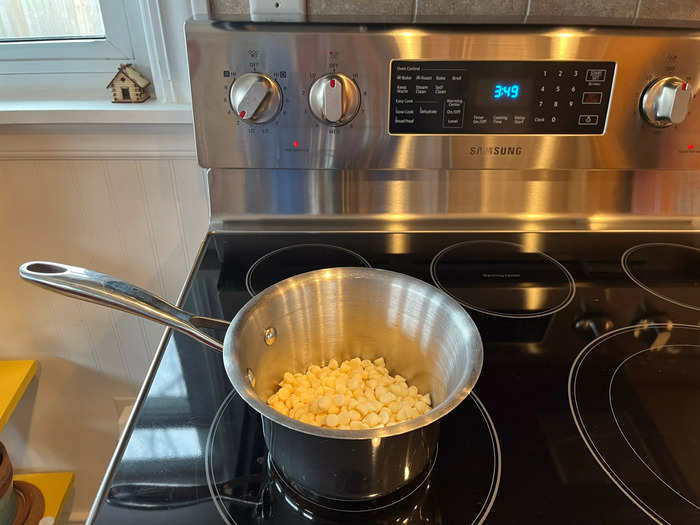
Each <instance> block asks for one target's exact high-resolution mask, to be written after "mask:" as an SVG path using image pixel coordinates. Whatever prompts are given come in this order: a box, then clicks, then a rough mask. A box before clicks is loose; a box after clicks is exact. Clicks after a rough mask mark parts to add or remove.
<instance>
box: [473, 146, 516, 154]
mask: <svg viewBox="0 0 700 525" xmlns="http://www.w3.org/2000/svg"><path fill="white" fill-rule="evenodd" d="M469 154H470V155H522V154H523V148H522V146H486V147H483V146H472V147H471V148H469Z"/></svg>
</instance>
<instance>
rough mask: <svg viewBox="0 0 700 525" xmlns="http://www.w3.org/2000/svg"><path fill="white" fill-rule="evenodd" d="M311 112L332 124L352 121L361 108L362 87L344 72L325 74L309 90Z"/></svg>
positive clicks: (410, 100)
mask: <svg viewBox="0 0 700 525" xmlns="http://www.w3.org/2000/svg"><path fill="white" fill-rule="evenodd" d="M401 102H406V103H409V102H410V103H412V102H413V100H412V99H396V103H397V104H399V103H401ZM309 107H310V108H311V113H313V115H314V116H315V117H316V118H317V119H318V120H320V121H321V122H323V123H324V124H328V125H330V126H342V125H344V124H347V123H348V122H350V121H351V120H352V119H353V118H355V115H357V112H358V111H359V109H360V89H359V88H358V87H357V84H355V81H354V80H353V79H351V78H350V77H348V76H346V75H343V74H342V73H332V74H329V75H324V76H322V77H321V78H319V79H318V80H316V82H314V83H313V85H312V86H311V89H310V90H309Z"/></svg>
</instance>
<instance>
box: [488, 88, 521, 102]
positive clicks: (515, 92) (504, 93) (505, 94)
mask: <svg viewBox="0 0 700 525" xmlns="http://www.w3.org/2000/svg"><path fill="white" fill-rule="evenodd" d="M519 96H520V84H496V85H495V86H493V98H495V99H499V98H518V97H519Z"/></svg>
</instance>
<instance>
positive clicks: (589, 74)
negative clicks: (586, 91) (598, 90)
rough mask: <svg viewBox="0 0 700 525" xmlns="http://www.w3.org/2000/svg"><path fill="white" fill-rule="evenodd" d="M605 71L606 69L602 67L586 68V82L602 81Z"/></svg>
mask: <svg viewBox="0 0 700 525" xmlns="http://www.w3.org/2000/svg"><path fill="white" fill-rule="evenodd" d="M606 73H607V71H605V70H604V69H588V70H586V82H604V81H605V74H606Z"/></svg>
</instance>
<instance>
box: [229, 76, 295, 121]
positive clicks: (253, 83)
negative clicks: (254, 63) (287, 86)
mask: <svg viewBox="0 0 700 525" xmlns="http://www.w3.org/2000/svg"><path fill="white" fill-rule="evenodd" d="M229 100H230V101H231V107H232V108H233V111H234V112H235V113H236V115H237V116H238V118H239V119H241V120H242V121H243V122H246V123H248V124H263V123H265V122H269V121H270V120H272V119H273V118H275V116H276V115H277V113H279V110H280V109H281V108H282V91H281V90H280V87H279V85H277V82H275V81H274V80H273V79H271V78H270V77H268V76H267V75H263V74H262V73H246V74H245V75H241V76H240V77H238V78H237V79H236V81H235V82H234V83H233V84H232V85H231V91H230V92H229Z"/></svg>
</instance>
